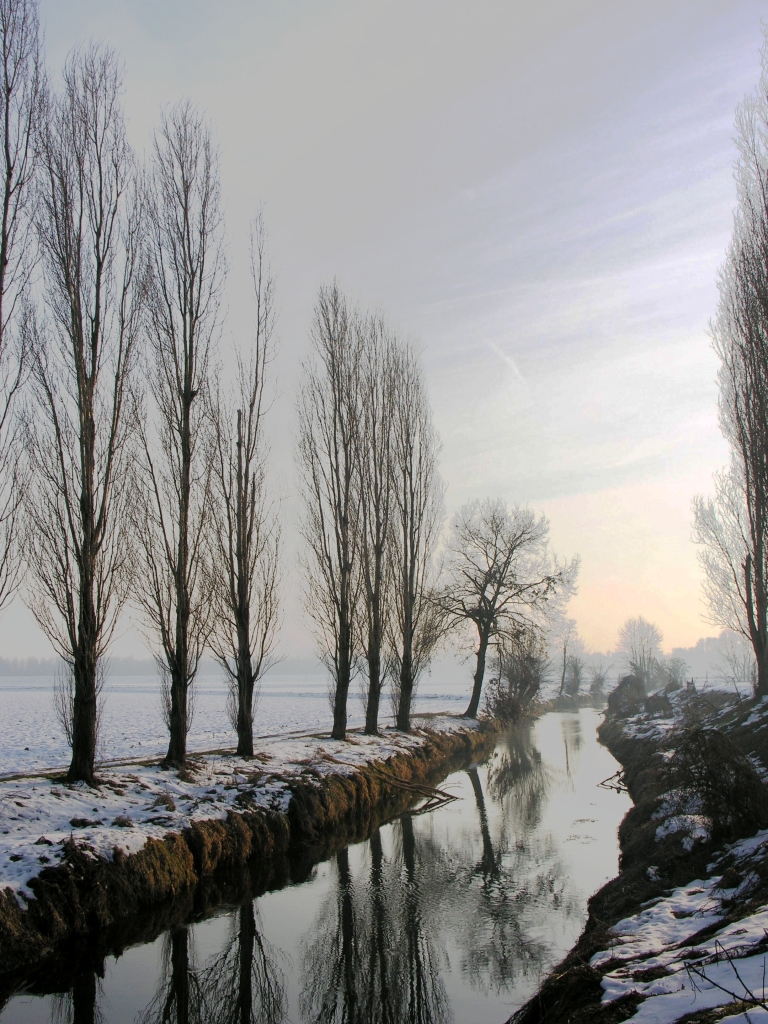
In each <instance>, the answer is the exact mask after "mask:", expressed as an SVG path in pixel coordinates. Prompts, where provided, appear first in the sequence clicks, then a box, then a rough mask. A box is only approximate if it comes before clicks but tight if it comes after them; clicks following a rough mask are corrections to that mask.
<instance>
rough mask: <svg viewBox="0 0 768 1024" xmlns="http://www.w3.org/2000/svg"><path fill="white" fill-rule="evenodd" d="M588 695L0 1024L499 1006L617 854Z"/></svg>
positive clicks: (334, 1017) (442, 1013) (383, 1015)
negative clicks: (578, 707)
mask: <svg viewBox="0 0 768 1024" xmlns="http://www.w3.org/2000/svg"><path fill="white" fill-rule="evenodd" d="M599 721H600V716H599V714H598V713H597V712H595V711H594V710H592V709H584V710H582V711H580V712H577V713H550V714H548V715H545V716H544V717H543V718H541V719H540V720H539V721H537V722H536V723H533V724H532V725H526V726H523V727H519V728H518V729H516V730H514V731H512V732H510V733H509V734H508V735H507V736H505V737H503V738H502V739H501V740H500V741H499V743H498V745H497V747H496V749H495V751H494V752H493V754H492V756H491V757H490V758H489V759H488V760H487V762H486V763H485V764H482V765H475V766H468V767H467V769H466V770H464V771H458V772H455V773H453V774H452V775H450V776H449V777H448V778H447V779H446V780H445V782H444V783H443V785H442V787H441V788H443V789H445V790H448V791H449V792H451V793H452V794H454V795H455V796H457V797H458V798H459V799H457V800H456V801H454V802H452V803H450V804H447V805H444V806H442V807H441V808H439V809H438V810H436V811H433V812H431V813H428V814H423V815H418V814H407V815H404V816H403V817H401V818H399V819H397V820H395V821H393V822H391V823H389V824H387V825H385V826H383V827H382V828H381V829H380V830H379V831H378V832H377V833H376V834H375V835H373V836H372V837H370V838H369V839H368V840H367V841H366V842H363V843H359V844H356V845H354V846H350V847H348V848H347V849H345V850H342V851H341V852H339V853H338V854H335V855H334V856H333V857H332V858H331V859H329V860H328V861H326V862H324V863H320V864H317V865H315V867H314V868H312V870H311V872H310V874H309V877H308V878H307V879H306V880H305V881H303V882H301V883H297V884H290V885H288V886H286V887H285V888H283V889H280V890H277V891H273V892H268V893H266V894H265V895H263V896H261V897H259V898H258V899H256V900H254V901H252V902H247V903H246V904H245V905H243V906H241V907H237V908H227V909H225V910H222V911H221V912H220V913H219V915H218V916H215V917H213V918H209V919H207V920H203V921H198V922H196V923H193V924H190V925H189V926H184V927H177V928H175V929H174V930H173V931H172V932H170V933H166V934H164V935H161V936H160V937H159V938H157V939H155V941H153V942H149V943H146V944H144V945H135V946H133V947H132V948H129V949H127V950H126V951H125V952H124V953H123V954H122V955H120V956H119V957H115V956H112V955H108V956H106V957H105V958H104V959H103V961H98V962H97V964H96V967H97V969H96V970H95V971H94V970H92V969H90V970H85V971H82V972H81V973H80V974H79V976H78V977H77V978H76V979H74V981H73V980H72V979H68V980H67V984H69V985H71V987H70V990H69V991H68V992H55V991H46V989H55V988H57V987H62V988H63V987H65V986H64V985H63V984H61V982H56V981H55V975H56V972H55V970H54V971H52V972H49V973H48V974H47V976H46V978H44V979H42V980H40V979H38V981H37V982H36V987H35V994H33V993H32V992H31V991H26V992H24V991H22V992H19V993H17V994H16V995H14V996H13V997H12V998H11V999H10V1000H9V1001H8V1003H7V1004H6V1006H5V1007H4V1009H3V1010H2V1012H0V1024H33V1022H34V1024H36V1022H46V1024H47V1022H54V1021H56V1022H62V1021H70V1020H71V1021H76V1022H79V1021H89V1022H90V1021H96V1020H104V1021H110V1022H113V1024H121V1022H147V1024H149V1022H155V1021H157V1022H160V1021H166V1020H167V1021H179V1022H181V1021H189V1022H190V1024H192V1022H214V1021H215V1022H217V1024H223V1022H227V1021H232V1022H233V1024H234V1022H235V1021H238V1022H245V1021H253V1022H256V1021H259V1022H268V1024H277V1022H286V1024H287V1022H289V1021H290V1022H295V1024H298V1022H310V1021H311V1022H323V1024H330V1022H333V1021H339V1022H342V1021H343V1022H347V1024H356V1022H361V1024H362V1022H373V1021H377V1022H378V1021H381V1022H392V1024H395V1022H406V1021H413V1022H420V1024H421V1022H424V1024H427V1022H435V1024H437V1022H446V1024H447V1022H449V1021H454V1022H456V1024H473V1022H477V1021H484V1022H489V1024H494V1022H498V1024H502V1022H503V1021H506V1020H507V1018H508V1017H509V1015H510V1014H511V1013H512V1012H513V1011H514V1010H515V1009H516V1008H517V1007H518V1006H520V1005H521V1004H522V1003H523V1002H524V1001H525V1000H526V998H528V997H529V996H530V995H531V994H532V993H533V992H534V991H535V989H536V987H537V985H538V984H539V982H540V981H541V979H542V977H543V976H544V975H546V973H547V971H548V970H549V969H550V968H551V967H552V966H553V965H554V964H555V963H557V962H558V961H559V960H560V959H562V957H563V956H564V955H565V953H566V952H567V950H568V949H569V948H570V947H571V946H572V945H573V943H574V942H575V941H576V939H577V938H578V935H579V933H580V931H581V930H582V928H583V925H584V922H585V919H586V901H587V899H588V897H589V896H590V895H591V894H592V893H593V892H594V891H595V890H596V889H598V888H599V887H600V886H601V885H602V884H604V882H606V881H607V880H608V879H609V878H611V877H613V875H615V873H616V870H617V856H618V846H617V839H616V829H617V826H618V823H619V821H620V820H621V818H622V816H623V815H624V813H625V812H626V810H627V809H628V807H629V799H628V797H627V796H626V795H624V794H619V793H616V792H615V791H613V790H609V789H604V788H600V787H599V785H598V784H599V783H600V782H601V781H602V780H603V779H606V778H607V777H608V776H610V775H612V774H613V773H614V772H615V771H616V768H617V765H616V762H615V761H614V760H613V758H612V757H611V755H610V754H609V753H608V752H607V750H605V749H604V748H603V747H601V746H600V745H599V744H598V743H597V740H596V737H595V729H596V727H597V725H598V724H599Z"/></svg>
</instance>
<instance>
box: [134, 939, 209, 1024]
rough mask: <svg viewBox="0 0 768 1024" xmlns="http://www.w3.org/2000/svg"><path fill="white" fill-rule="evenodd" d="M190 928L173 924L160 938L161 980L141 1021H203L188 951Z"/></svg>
mask: <svg viewBox="0 0 768 1024" xmlns="http://www.w3.org/2000/svg"><path fill="white" fill-rule="evenodd" d="M190 945H191V942H190V935H189V928H188V927H187V926H186V925H184V926H182V927H179V928H173V929H172V930H171V931H170V932H168V933H167V934H166V936H165V938H164V940H163V956H162V961H161V968H160V984H159V985H158V988H157V992H156V993H155V997H154V999H153V1000H152V1002H151V1003H150V1004H149V1006H148V1007H147V1008H146V1010H145V1011H144V1013H143V1014H142V1015H141V1017H140V1018H139V1020H140V1022H141V1024H202V1021H203V1020H204V1014H203V1003H202V990H201V985H200V978H199V975H198V972H197V971H196V970H195V968H194V966H193V957H192V955H191V953H190Z"/></svg>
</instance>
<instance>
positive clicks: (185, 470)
mask: <svg viewBox="0 0 768 1024" xmlns="http://www.w3.org/2000/svg"><path fill="white" fill-rule="evenodd" d="M185 371H186V382H185V389H184V406H183V411H182V418H181V430H180V434H181V437H180V441H179V443H180V447H181V473H180V480H179V539H178V545H177V550H176V573H175V580H174V585H175V589H176V594H175V597H176V636H175V649H174V652H173V658H172V659H171V660H172V662H173V664H172V665H171V666H170V668H171V716H170V722H169V731H170V739H169V743H168V754H167V755H166V762H167V763H168V764H169V765H173V766H174V767H177V768H183V767H184V764H185V762H186V760H187V730H188V728H189V722H188V720H187V716H188V709H187V689H188V687H189V588H188V584H187V573H188V569H189V502H190V494H191V489H192V488H191V476H192V451H191V447H192V440H191V427H190V414H191V409H192V400H193V398H194V394H193V392H192V384H191V379H190V376H189V375H190V367H189V366H187V367H186V368H185Z"/></svg>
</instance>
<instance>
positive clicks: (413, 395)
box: [391, 343, 444, 732]
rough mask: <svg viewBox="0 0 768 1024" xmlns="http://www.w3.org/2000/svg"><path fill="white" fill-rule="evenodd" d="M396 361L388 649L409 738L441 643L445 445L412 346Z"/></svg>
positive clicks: (399, 721) (400, 723)
mask: <svg viewBox="0 0 768 1024" xmlns="http://www.w3.org/2000/svg"><path fill="white" fill-rule="evenodd" d="M395 355H396V363H395V367H394V374H395V417H394V437H393V450H392V476H393V487H392V490H393V499H394V506H393V511H394V515H393V523H392V540H391V559H392V587H393V605H394V614H393V616H392V626H391V629H392V641H391V649H392V659H393V662H394V681H395V694H396V700H397V716H396V725H397V728H398V729H402V730H403V731H404V732H408V731H409V730H410V727H411V717H410V716H411V704H412V701H413V694H414V689H415V686H416V682H417V680H418V678H419V674H420V673H421V672H422V670H423V669H424V668H425V667H426V665H427V664H428V663H429V660H430V658H431V656H432V652H433V651H434V648H435V646H436V644H437V642H438V640H439V638H440V636H441V625H442V615H441V609H440V606H439V605H438V604H436V603H435V601H434V593H433V591H434V587H435V584H436V579H437V566H436V564H435V559H434V555H435V547H436V544H437V541H438V538H439V535H440V531H441V528H442V525H443V517H444V511H443V485H442V482H441V480H440V477H439V474H438V469H437V458H438V455H439V452H440V441H439V439H438V436H437V432H436V431H435V428H434V427H433V425H432V411H431V409H430V406H429V398H428V396H427V390H426V386H425V384H424V377H423V373H422V369H421V365H420V363H419V360H418V358H417V356H416V354H415V353H414V352H413V350H412V349H411V348H410V347H409V346H408V345H405V344H402V343H401V344H399V345H398V346H397V349H396V353H395Z"/></svg>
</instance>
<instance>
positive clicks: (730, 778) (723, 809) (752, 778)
mask: <svg viewBox="0 0 768 1024" xmlns="http://www.w3.org/2000/svg"><path fill="white" fill-rule="evenodd" d="M667 771H668V773H669V781H670V783H671V785H672V787H673V788H675V789H678V790H680V791H681V792H682V793H684V794H686V795H688V796H692V797H698V800H699V802H700V805H701V811H702V813H703V814H705V815H706V816H707V817H708V818H710V820H711V822H712V837H713V838H718V839H736V838H738V837H740V836H747V835H752V834H753V833H754V832H756V831H757V829H759V828H764V827H765V826H767V825H768V789H767V788H766V786H765V783H764V782H763V781H762V779H761V778H760V776H759V775H758V773H757V770H756V768H755V766H754V765H753V764H752V762H751V761H750V760H749V758H748V757H746V756H745V755H744V754H742V753H741V751H740V750H739V749H738V748H737V747H736V746H735V744H734V743H733V742H732V741H731V740H730V739H728V737H727V736H725V735H724V734H723V733H721V732H719V731H718V730H717V729H702V728H694V729H691V730H689V731H688V732H686V733H683V735H682V737H681V739H680V742H679V743H678V745H677V748H676V750H675V753H674V755H673V756H672V758H671V759H670V762H669V765H668V768H667Z"/></svg>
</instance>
